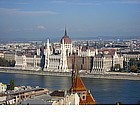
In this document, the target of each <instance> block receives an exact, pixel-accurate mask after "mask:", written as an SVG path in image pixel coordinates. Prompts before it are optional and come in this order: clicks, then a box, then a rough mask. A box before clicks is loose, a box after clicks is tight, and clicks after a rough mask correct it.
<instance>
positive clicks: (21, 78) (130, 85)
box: [0, 73, 140, 104]
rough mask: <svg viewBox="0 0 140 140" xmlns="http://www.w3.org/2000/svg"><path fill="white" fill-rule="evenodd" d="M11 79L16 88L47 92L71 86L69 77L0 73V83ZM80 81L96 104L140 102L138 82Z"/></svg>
mask: <svg viewBox="0 0 140 140" xmlns="http://www.w3.org/2000/svg"><path fill="white" fill-rule="evenodd" d="M12 79H14V80H15V85H17V86H18V85H25V86H40V87H43V88H48V89H49V90H58V89H62V90H63V89H64V90H66V89H69V88H70V86H71V78H70V77H56V76H40V75H25V74H9V73H0V82H2V83H4V84H9V83H10V80H12ZM82 79H83V82H84V84H85V86H86V87H87V89H89V90H90V91H91V93H92V95H93V96H94V98H95V100H96V102H97V104H115V103H116V102H122V103H123V104H137V102H138V101H140V81H133V80H108V79H89V78H82Z"/></svg>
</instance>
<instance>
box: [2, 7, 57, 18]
mask: <svg viewBox="0 0 140 140" xmlns="http://www.w3.org/2000/svg"><path fill="white" fill-rule="evenodd" d="M0 13H1V14H9V15H29V16H42V15H45V16H47V15H56V14H58V13H56V12H53V11H23V10H22V9H8V8H0Z"/></svg>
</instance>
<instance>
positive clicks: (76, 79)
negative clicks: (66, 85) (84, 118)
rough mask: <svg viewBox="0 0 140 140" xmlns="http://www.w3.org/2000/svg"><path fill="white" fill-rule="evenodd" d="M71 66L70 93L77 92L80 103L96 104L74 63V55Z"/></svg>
mask: <svg viewBox="0 0 140 140" xmlns="http://www.w3.org/2000/svg"><path fill="white" fill-rule="evenodd" d="M73 63H74V64H73V66H72V69H73V70H72V86H71V88H70V92H71V93H78V95H79V98H80V103H79V104H80V105H93V104H96V101H95V100H94V98H93V97H92V95H91V93H90V92H89V91H88V90H87V88H86V87H85V85H84V83H83V81H82V79H81V77H80V75H79V73H78V69H77V67H76V64H75V55H74V61H73Z"/></svg>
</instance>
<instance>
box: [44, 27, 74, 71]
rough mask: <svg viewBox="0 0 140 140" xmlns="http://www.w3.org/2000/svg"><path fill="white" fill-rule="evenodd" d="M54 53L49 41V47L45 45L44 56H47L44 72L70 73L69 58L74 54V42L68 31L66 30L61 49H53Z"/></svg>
mask: <svg viewBox="0 0 140 140" xmlns="http://www.w3.org/2000/svg"><path fill="white" fill-rule="evenodd" d="M52 50H53V52H52V51H51V49H50V43H49V40H48V41H47V45H45V49H44V55H45V66H44V70H46V71H59V72H66V71H68V64H67V57H68V56H69V55H71V54H72V42H71V39H70V38H69V36H68V35H67V31H66V29H65V34H64V36H63V37H62V39H61V41H60V48H59V49H58V48H57V50H56V49H55V48H52Z"/></svg>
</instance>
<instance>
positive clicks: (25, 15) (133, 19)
mask: <svg viewBox="0 0 140 140" xmlns="http://www.w3.org/2000/svg"><path fill="white" fill-rule="evenodd" d="M65 25H66V26H67V28H68V34H69V35H70V36H71V37H92V36H93V37H94V36H140V0H22V1H20V0H0V38H46V37H61V36H62V35H63V33H64V27H65Z"/></svg>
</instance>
